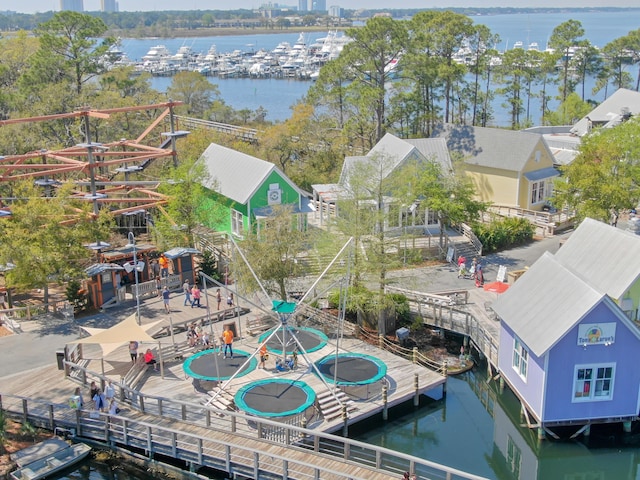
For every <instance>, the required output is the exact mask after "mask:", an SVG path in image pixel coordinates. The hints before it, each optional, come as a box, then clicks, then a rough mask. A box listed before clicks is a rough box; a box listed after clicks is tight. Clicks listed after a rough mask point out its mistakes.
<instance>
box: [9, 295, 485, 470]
mask: <svg viewBox="0 0 640 480" xmlns="http://www.w3.org/2000/svg"><path fill="white" fill-rule="evenodd" d="M182 301H183V297H182V296H181V295H177V294H176V295H175V296H174V298H173V299H172V301H171V303H172V312H171V314H170V315H171V319H170V320H169V315H168V314H166V313H165V312H164V311H163V305H162V303H161V300H160V299H155V298H154V299H148V300H146V301H145V302H144V305H143V309H142V310H141V313H143V315H142V323H143V326H146V327H149V328H150V330H151V331H152V332H158V331H160V330H163V329H166V327H168V325H170V324H173V326H174V329H175V328H176V327H177V326H181V325H185V324H188V323H191V322H194V321H200V320H202V319H204V320H209V319H210V320H212V321H211V323H210V324H208V325H205V326H204V328H205V329H209V330H210V331H211V332H212V335H211V336H212V337H216V338H217V337H218V336H219V333H220V332H221V330H222V325H223V324H226V323H228V322H236V327H237V331H238V332H239V338H238V339H237V340H236V341H235V342H234V349H235V350H243V351H246V352H250V353H252V352H254V351H255V349H256V348H258V341H259V340H258V336H254V335H250V334H249V333H248V330H249V329H248V328H247V324H248V322H251V319H252V318H254V317H255V315H262V313H253V312H250V313H246V314H244V315H240V316H235V317H234V316H232V312H230V311H229V312H225V311H223V310H221V311H217V310H214V311H212V312H211V313H209V314H207V309H206V308H200V309H198V308H193V309H192V308H191V307H189V306H187V307H183V305H182ZM203 304H206V303H205V301H204V300H203ZM236 313H237V312H236ZM158 320H160V323H156V322H158ZM326 333H328V336H329V342H328V343H327V345H325V346H324V347H322V348H321V349H319V350H317V351H315V352H313V353H311V354H309V355H308V357H307V358H306V359H305V358H303V357H302V356H300V357H299V364H298V368H297V369H295V370H293V371H290V372H286V373H275V371H274V370H273V368H267V369H266V370H253V371H251V372H250V373H249V374H247V375H245V376H242V377H239V378H238V379H236V380H234V381H232V382H230V383H229V385H228V390H229V394H230V395H234V394H235V392H237V391H238V389H239V388H241V387H242V386H244V385H246V384H247V383H249V382H252V381H256V380H263V379H265V378H285V379H290V380H301V381H304V382H305V383H307V384H308V385H309V386H310V387H311V388H313V389H314V390H315V391H316V393H317V394H319V395H321V394H322V393H323V391H326V389H327V387H326V386H325V385H324V384H323V382H322V381H321V380H320V379H319V378H318V376H317V375H316V374H315V373H313V372H312V371H311V369H310V368H308V367H309V365H308V363H307V362H309V363H311V362H315V361H317V360H318V359H320V358H322V357H324V356H325V355H329V354H334V353H335V352H336V351H338V352H339V353H361V354H366V355H370V356H373V357H375V358H378V359H380V360H382V361H384V362H385V364H386V365H387V375H386V377H385V379H384V380H381V381H378V382H376V383H374V384H372V385H369V386H367V387H358V388H359V389H360V390H359V391H358V397H356V398H353V403H352V404H353V405H354V406H355V408H353V409H350V411H349V413H348V416H347V418H346V422H345V421H344V419H343V418H340V416H338V417H337V418H333V419H329V420H326V419H324V418H323V417H322V416H321V415H316V416H314V417H313V418H312V419H311V420H310V422H309V424H308V425H306V426H307V427H308V428H301V427H300V426H299V425H288V424H286V423H280V422H273V421H269V420H266V419H260V418H257V417H252V416H247V415H245V414H243V413H242V412H234V411H228V410H219V409H215V408H209V407H206V408H205V407H204V406H203V404H204V402H205V401H206V399H207V398H208V394H207V393H206V391H203V390H202V389H201V388H199V389H196V388H195V386H194V383H193V381H192V379H190V378H188V377H187V376H186V375H185V373H184V370H183V368H182V361H180V360H176V359H174V358H167V359H166V360H167V362H166V363H163V365H162V368H161V369H160V371H158V372H154V371H153V369H145V371H144V372H143V376H142V379H141V381H140V382H139V384H138V385H137V386H136V388H137V391H136V392H133V391H131V390H128V389H127V387H126V386H123V387H122V388H121V389H120V391H121V395H122V397H123V398H124V396H126V397H127V399H126V400H125V401H123V402H122V403H121V406H122V407H123V411H122V413H121V415H120V416H118V417H109V416H107V415H104V414H102V415H101V416H100V418H98V419H96V418H91V415H90V414H89V413H90V412H89V411H88V410H83V411H76V410H72V409H70V408H69V407H68V406H67V401H68V399H69V397H70V395H71V394H72V392H73V391H74V389H75V388H76V386H77V385H78V380H79V378H84V379H85V381H86V382H89V381H90V380H91V379H96V380H99V381H100V380H103V381H104V380H107V379H109V380H114V381H115V382H118V381H119V380H120V378H121V377H122V376H124V375H125V374H126V372H127V371H128V370H129V369H130V368H131V361H130V359H129V354H128V348H127V346H126V345H122V346H121V347H119V348H118V349H116V350H114V351H113V352H112V353H110V354H109V355H107V356H106V358H101V355H100V351H99V349H96V348H94V349H93V351H92V353H93V355H92V358H91V359H85V360H84V361H83V364H82V365H81V366H79V367H78V369H79V370H80V369H81V370H82V372H86V375H83V376H80V377H76V378H75V379H71V378H65V377H64V373H63V372H61V371H59V370H57V369H56V367H55V366H50V367H46V368H43V369H39V370H38V371H32V372H29V374H28V375H25V374H24V373H22V374H17V375H13V376H8V377H4V378H3V383H2V387H1V391H0V394H1V395H2V396H1V397H0V398H1V401H2V408H3V409H5V410H7V411H9V412H10V413H11V414H12V415H14V416H16V417H19V418H23V419H29V421H31V422H32V423H34V424H44V425H49V427H50V428H53V427H54V426H62V427H64V428H74V430H75V431H76V433H77V434H78V435H80V436H82V437H83V438H89V439H95V440H101V441H105V442H107V443H110V444H117V445H121V446H126V447H127V448H133V449H134V450H138V451H140V452H144V453H145V454H146V455H149V456H151V457H155V458H161V457H162V456H167V457H171V458H176V459H181V460H184V461H186V462H187V463H188V464H190V465H193V468H196V469H197V468H199V467H201V466H207V467H211V468H216V469H219V470H222V471H226V472H235V474H237V475H238V477H239V478H258V477H260V478H263V477H264V478H296V479H305V478H310V479H311V478H313V479H318V478H322V479H324V478H327V479H333V478H335V479H349V478H351V479H354V480H355V479H374V480H377V479H391V478H398V476H399V475H401V472H403V471H408V470H410V471H416V472H418V473H419V474H420V478H470V479H477V478H480V477H477V476H474V475H471V474H467V473H465V472H459V471H457V470H455V469H451V468H448V467H445V466H441V465H438V464H434V463H432V462H429V461H427V460H425V459H419V458H415V457H411V456H408V455H404V454H402V453H399V452H393V451H389V450H387V449H384V448H382V447H374V446H370V445H367V444H363V443H361V442H357V441H353V440H349V439H348V438H343V437H335V436H334V435H332V434H331V433H327V432H338V431H342V432H346V430H347V428H348V425H351V424H353V423H355V422H358V421H362V420H364V419H367V418H369V417H371V416H373V415H379V414H380V412H382V411H383V410H384V409H385V403H384V402H383V394H382V389H383V386H384V387H386V388H385V389H386V392H385V396H386V399H387V402H386V407H387V408H389V407H391V406H393V405H396V404H399V403H402V402H406V401H411V400H412V399H413V398H414V397H415V396H416V393H417V394H422V393H425V392H429V391H432V392H434V393H435V395H436V396H439V395H440V394H441V393H442V390H443V386H444V383H445V381H446V377H443V376H442V375H441V374H439V373H436V372H434V371H431V370H429V369H426V368H424V367H421V366H419V365H417V364H414V363H412V362H410V361H408V360H406V359H404V358H402V357H400V356H396V355H394V354H392V353H390V352H388V351H386V350H383V349H380V348H378V347H377V346H376V345H371V344H368V343H365V342H362V341H360V340H358V339H356V338H352V337H346V336H345V337H343V338H341V339H340V341H339V344H338V347H336V343H335V335H333V334H331V332H326ZM184 339H185V334H184V333H175V334H174V337H173V341H175V342H184ZM161 342H162V344H163V345H164V344H167V343H168V342H169V343H170V342H171V337H170V336H167V337H163V338H162V339H161ZM146 348H156V349H157V348H159V346H158V345H157V344H156V343H155V342H154V344H153V345H147V344H144V343H143V344H142V345H141V350H142V351H144V349H146ZM89 350H91V349H87V351H89ZM87 356H88V355H87ZM270 362H271V364H270V365H267V366H268V367H273V357H272V358H271V359H270ZM103 372H104V373H103ZM34 379H47V380H46V381H34ZM87 390H88V386H85V387H84V388H83V393H84V397H85V402H86V401H87V396H88V395H87V393H86V392H87ZM76 415H77V417H76Z"/></svg>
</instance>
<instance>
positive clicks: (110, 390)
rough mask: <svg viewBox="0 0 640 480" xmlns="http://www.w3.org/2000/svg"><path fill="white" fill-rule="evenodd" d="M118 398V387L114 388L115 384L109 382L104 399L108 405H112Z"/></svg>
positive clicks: (105, 388)
mask: <svg viewBox="0 0 640 480" xmlns="http://www.w3.org/2000/svg"><path fill="white" fill-rule="evenodd" d="M115 396H116V387H114V386H113V382H112V381H111V380H109V382H108V383H107V385H106V386H105V387H104V398H105V400H106V401H107V405H108V404H110V403H111V400H113V399H114V398H115Z"/></svg>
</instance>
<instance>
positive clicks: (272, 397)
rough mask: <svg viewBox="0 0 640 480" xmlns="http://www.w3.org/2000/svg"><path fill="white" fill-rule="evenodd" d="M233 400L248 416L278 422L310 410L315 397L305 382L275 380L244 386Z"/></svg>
mask: <svg viewBox="0 0 640 480" xmlns="http://www.w3.org/2000/svg"><path fill="white" fill-rule="evenodd" d="M234 401H235V404H236V406H237V407H238V408H239V409H240V410H243V411H244V412H246V413H248V414H249V415H255V416H259V417H268V418H271V419H277V418H285V417H291V416H293V415H300V414H304V413H306V412H307V410H309V409H311V410H313V405H314V403H315V401H316V394H315V392H314V391H313V389H312V388H311V387H310V386H309V385H307V384H306V383H305V382H301V381H298V380H285V379H282V378H274V379H267V380H258V381H256V382H251V383H249V384H247V385H245V386H244V387H242V388H241V389H240V390H238V392H237V393H236V395H235V397H234Z"/></svg>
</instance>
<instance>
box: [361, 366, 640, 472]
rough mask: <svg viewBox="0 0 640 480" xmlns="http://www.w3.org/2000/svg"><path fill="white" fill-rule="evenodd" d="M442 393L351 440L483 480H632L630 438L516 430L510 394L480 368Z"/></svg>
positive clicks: (613, 431)
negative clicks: (558, 436) (554, 436)
mask: <svg viewBox="0 0 640 480" xmlns="http://www.w3.org/2000/svg"><path fill="white" fill-rule="evenodd" d="M447 392H448V393H447V397H446V398H445V399H443V400H441V401H437V402H435V401H429V402H428V403H427V404H426V405H425V406H424V407H422V408H420V409H418V410H413V408H412V407H408V408H407V409H406V410H405V412H394V413H396V414H397V415H398V414H400V413H404V415H403V416H396V418H395V420H392V421H390V422H387V423H386V424H382V423H381V424H379V426H378V427H377V428H375V429H374V430H369V431H368V432H363V433H361V434H358V435H357V438H358V440H364V441H367V442H369V443H372V444H375V445H381V446H384V447H387V448H392V449H394V450H398V451H401V452H405V453H408V454H411V455H415V456H417V457H420V458H424V459H428V460H431V461H435V462H438V463H442V464H445V465H448V466H451V467H454V468H457V469H460V470H464V471H466V472H470V473H473V474H476V475H480V476H484V477H487V478H491V479H501V480H502V479H505V480H507V479H508V480H533V479H535V480H556V479H558V480H621V479H637V478H640V476H639V475H640V469H639V468H638V462H639V461H640V458H639V456H638V449H637V443H636V442H637V440H638V437H637V436H636V435H634V434H633V433H632V434H627V435H624V434H622V433H621V429H620V428H618V427H617V426H616V427H604V426H600V427H593V428H592V435H591V437H590V438H589V439H588V440H580V441H577V440H571V441H552V440H544V441H541V442H539V441H538V439H537V432H536V430H532V429H529V428H527V427H526V426H525V425H522V424H523V420H521V418H520V405H519V402H518V401H517V399H516V397H515V396H514V395H513V393H511V391H509V390H508V389H505V391H504V392H503V393H502V394H500V393H498V391H497V388H496V384H495V382H489V383H487V381H486V376H485V375H484V371H483V370H482V369H476V370H473V371H471V372H467V373H465V374H463V375H461V376H458V377H450V378H449V379H448V385H447ZM352 433H353V430H352ZM416 473H418V474H419V475H420V473H421V472H419V471H418V472H416ZM421 478H424V477H421Z"/></svg>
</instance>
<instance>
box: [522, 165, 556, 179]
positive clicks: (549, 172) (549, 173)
mask: <svg viewBox="0 0 640 480" xmlns="http://www.w3.org/2000/svg"><path fill="white" fill-rule="evenodd" d="M559 175H560V172H559V171H558V170H556V169H555V168H554V167H547V168H543V169H541V170H535V171H533V172H527V173H525V174H524V178H526V179H527V180H529V181H530V182H537V181H539V180H542V179H544V178H552V177H557V176H559Z"/></svg>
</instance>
